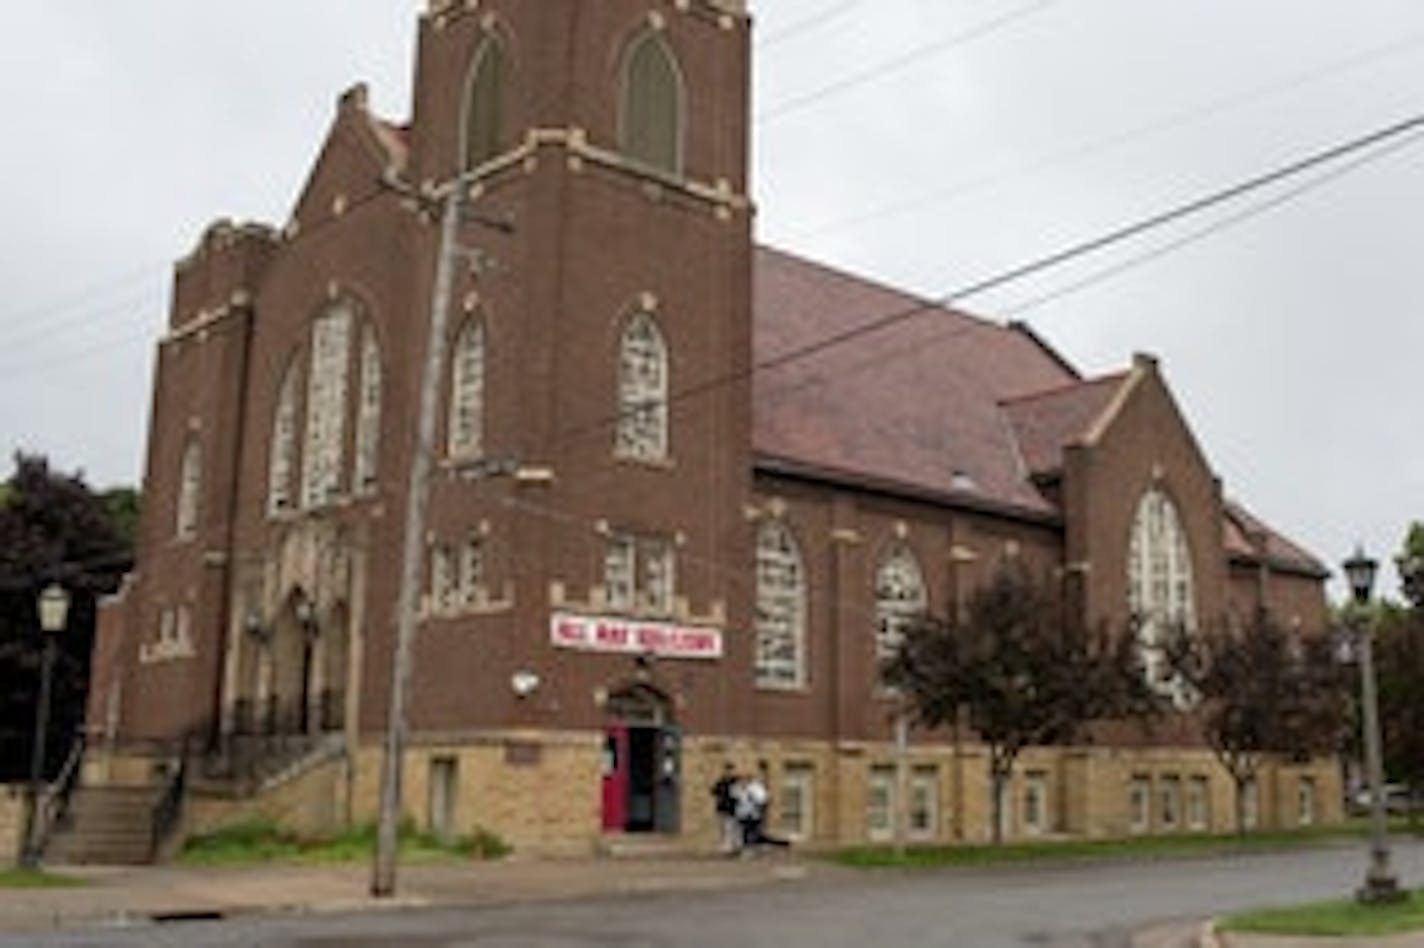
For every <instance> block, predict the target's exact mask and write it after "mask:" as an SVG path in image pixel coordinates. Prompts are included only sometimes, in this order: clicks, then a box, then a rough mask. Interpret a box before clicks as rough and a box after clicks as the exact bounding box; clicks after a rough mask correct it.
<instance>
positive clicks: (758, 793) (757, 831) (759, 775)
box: [746, 760, 791, 849]
mask: <svg viewBox="0 0 1424 948" xmlns="http://www.w3.org/2000/svg"><path fill="white" fill-rule="evenodd" d="M770 788H771V768H770V767H769V766H767V763H766V761H765V760H759V761H757V772H756V774H755V775H754V776H753V777H751V778H750V779H749V780H748V781H747V785H746V796H747V799H748V801H749V802H750V804H751V806H750V807H749V808H748V809H749V813H750V817H751V825H750V826H749V827H747V828H746V842H747V845H749V846H752V845H756V846H777V847H781V848H783V849H784V848H786V847H788V846H790V845H791V843H790V842H789V841H788V840H785V839H781V838H780V837H776V836H772V835H771V834H770V833H768V832H767V831H766V823H767V820H768V819H769V817H770V813H771V789H770Z"/></svg>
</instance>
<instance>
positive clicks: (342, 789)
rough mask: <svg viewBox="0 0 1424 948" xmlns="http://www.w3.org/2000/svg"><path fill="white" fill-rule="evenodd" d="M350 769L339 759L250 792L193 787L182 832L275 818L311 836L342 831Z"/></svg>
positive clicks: (279, 823) (345, 822)
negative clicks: (231, 794)
mask: <svg viewBox="0 0 1424 948" xmlns="http://www.w3.org/2000/svg"><path fill="white" fill-rule="evenodd" d="M348 771H349V768H348V766H347V763H346V761H345V760H344V759H336V760H329V761H324V762H322V763H321V764H318V765H316V766H314V767H313V768H312V769H310V770H308V771H306V772H305V773H302V774H299V775H297V776H294V777H292V778H291V779H289V780H286V781H284V782H282V783H280V784H277V785H275V786H273V787H272V788H271V789H269V790H266V791H264V792H259V793H257V794H255V795H253V796H250V797H228V796H219V795H214V794H210V793H204V792H202V791H195V792H192V793H190V794H189V795H188V800H187V803H186V805H185V807H184V811H183V833H184V835H185V836H197V835H201V834H203V833H210V832H212V831H213V830H215V829H218V828H220V827H224V826H236V825H240V824H243V823H253V822H264V823H273V824H275V825H277V826H280V827H282V828H284V829H286V830H289V831H291V832H293V833H296V834H298V835H301V836H306V837H320V836H328V835H331V834H333V833H337V832H340V831H341V830H343V829H345V828H346V827H347V826H348V825H349V823H350V821H349V818H348V815H347V807H346V793H347V790H346V788H347V779H348Z"/></svg>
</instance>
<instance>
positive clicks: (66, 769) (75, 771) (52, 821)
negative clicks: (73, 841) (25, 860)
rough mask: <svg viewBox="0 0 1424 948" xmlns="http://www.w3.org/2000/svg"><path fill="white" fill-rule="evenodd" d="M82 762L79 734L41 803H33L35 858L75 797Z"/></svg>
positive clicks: (81, 741) (80, 734)
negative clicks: (73, 796)
mask: <svg viewBox="0 0 1424 948" xmlns="http://www.w3.org/2000/svg"><path fill="white" fill-rule="evenodd" d="M83 760H84V732H83V731H80V732H79V734H78V735H76V736H75V738H74V744H73V746H71V747H70V749H69V756H68V757H66V758H65V759H64V766H63V767H61V768H60V769H59V773H58V774H57V775H55V778H54V780H52V781H51V782H50V783H48V784H46V785H45V787H44V790H43V791H42V792H41V795H40V799H38V800H36V801H35V804H34V805H35V817H34V818H35V819H36V820H37V821H38V824H37V825H36V826H35V827H34V828H33V830H32V832H33V834H34V836H33V843H32V845H33V846H34V851H35V853H36V855H37V856H38V855H40V854H43V853H44V851H45V847H46V846H48V845H49V840H50V837H51V836H52V835H53V833H54V828H55V826H56V825H58V823H59V821H60V820H61V819H63V818H64V814H65V812H66V811H67V810H68V809H69V800H70V797H71V795H72V794H73V793H74V788H75V786H76V785H77V784H78V783H79V772H80V769H79V765H80V763H82V762H83Z"/></svg>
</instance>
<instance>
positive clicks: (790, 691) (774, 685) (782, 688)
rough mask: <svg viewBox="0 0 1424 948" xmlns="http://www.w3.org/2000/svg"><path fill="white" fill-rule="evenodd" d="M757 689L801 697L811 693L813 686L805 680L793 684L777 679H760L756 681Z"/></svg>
mask: <svg viewBox="0 0 1424 948" xmlns="http://www.w3.org/2000/svg"><path fill="white" fill-rule="evenodd" d="M756 690H757V691H760V692H763V693H765V694H780V695H791V696H793V697H801V698H804V697H806V696H807V695H809V694H811V686H810V685H808V684H806V683H805V682H798V683H797V684H794V685H793V684H783V683H781V682H775V681H758V682H757V683H756Z"/></svg>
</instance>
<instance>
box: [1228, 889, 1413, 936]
mask: <svg viewBox="0 0 1424 948" xmlns="http://www.w3.org/2000/svg"><path fill="white" fill-rule="evenodd" d="M1220 927H1221V928H1223V929H1225V930H1226V931H1233V932H1258V933H1261V934H1271V935H1306V936H1310V935H1319V936H1325V935H1396V934H1399V933H1400V932H1412V931H1418V930H1419V929H1424V892H1411V893H1410V894H1409V898H1408V899H1407V900H1405V901H1403V902H1396V903H1394V904H1392V905H1361V904H1360V903H1358V902H1356V901H1355V900H1353V899H1338V900H1336V901H1333V902H1315V903H1312V904H1309V905H1298V906H1293V907H1289V908H1269V909H1260V910H1258V911H1254V912H1243V913H1241V914H1240V915H1233V916H1231V917H1230V918H1228V919H1226V920H1225V921H1223V922H1221V923H1220Z"/></svg>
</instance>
